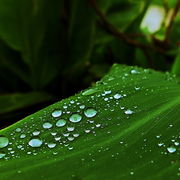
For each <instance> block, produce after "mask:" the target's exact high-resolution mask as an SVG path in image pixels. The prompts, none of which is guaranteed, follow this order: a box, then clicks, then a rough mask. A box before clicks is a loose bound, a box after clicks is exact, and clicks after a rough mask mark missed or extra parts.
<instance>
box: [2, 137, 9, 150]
mask: <svg viewBox="0 0 180 180" xmlns="http://www.w3.org/2000/svg"><path fill="white" fill-rule="evenodd" d="M8 144H9V139H8V138H7V137H5V136H0V148H4V147H6V146H8Z"/></svg>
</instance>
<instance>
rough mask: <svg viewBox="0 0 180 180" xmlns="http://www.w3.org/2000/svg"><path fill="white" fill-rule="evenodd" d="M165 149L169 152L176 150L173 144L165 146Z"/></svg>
mask: <svg viewBox="0 0 180 180" xmlns="http://www.w3.org/2000/svg"><path fill="white" fill-rule="evenodd" d="M167 151H168V152H169V153H174V152H176V148H175V147H173V146H170V147H168V148H167Z"/></svg>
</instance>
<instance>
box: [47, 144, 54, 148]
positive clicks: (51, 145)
mask: <svg viewBox="0 0 180 180" xmlns="http://www.w3.org/2000/svg"><path fill="white" fill-rule="evenodd" d="M48 147H49V148H54V147H56V144H55V143H48Z"/></svg>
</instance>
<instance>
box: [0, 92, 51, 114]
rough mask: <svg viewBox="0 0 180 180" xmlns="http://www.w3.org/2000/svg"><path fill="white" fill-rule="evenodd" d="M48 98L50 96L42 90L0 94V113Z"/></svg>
mask: <svg viewBox="0 0 180 180" xmlns="http://www.w3.org/2000/svg"><path fill="white" fill-rule="evenodd" d="M50 99H52V96H50V95H49V94H47V93H43V92H30V93H13V94H5V95H0V106H1V108H0V114H2V113H7V112H10V111H15V110H18V109H20V108H25V107H27V106H31V105H34V104H37V103H41V102H44V101H48V100H50Z"/></svg>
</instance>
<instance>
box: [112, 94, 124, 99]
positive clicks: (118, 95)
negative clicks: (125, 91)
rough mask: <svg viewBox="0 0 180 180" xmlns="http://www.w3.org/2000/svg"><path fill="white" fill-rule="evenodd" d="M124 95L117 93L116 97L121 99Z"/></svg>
mask: <svg viewBox="0 0 180 180" xmlns="http://www.w3.org/2000/svg"><path fill="white" fill-rule="evenodd" d="M122 97H123V96H122V95H121V94H115V95H114V99H120V98H122Z"/></svg>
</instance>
